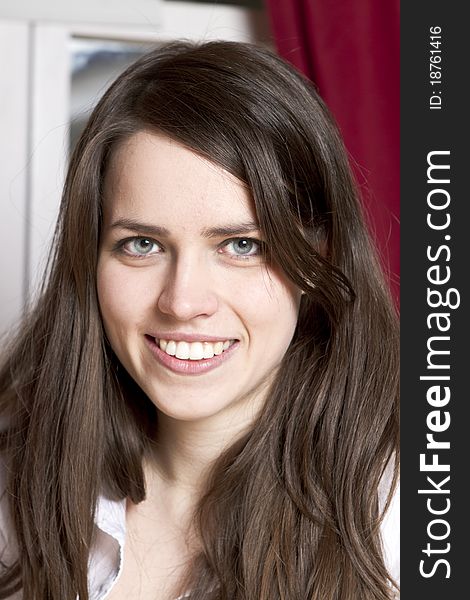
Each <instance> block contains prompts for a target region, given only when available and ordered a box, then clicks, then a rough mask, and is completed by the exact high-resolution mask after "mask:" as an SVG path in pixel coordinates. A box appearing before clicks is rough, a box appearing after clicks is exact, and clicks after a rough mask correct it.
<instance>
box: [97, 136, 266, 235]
mask: <svg viewBox="0 0 470 600" xmlns="http://www.w3.org/2000/svg"><path fill="white" fill-rule="evenodd" d="M104 215H105V221H107V220H109V219H112V220H115V219H119V218H135V219H144V220H146V221H148V220H149V221H155V222H159V223H162V222H164V225H165V226H167V227H171V226H173V227H178V228H179V229H182V228H183V229H194V228H196V227H200V226H202V227H204V226H206V225H207V224H208V223H211V224H214V222H218V223H219V222H220V224H223V223H224V222H234V221H237V220H238V221H243V222H247V221H255V222H256V212H255V210H254V205H253V202H252V199H251V196H250V193H249V191H248V189H247V187H246V186H245V185H244V184H243V183H242V182H240V181H239V180H238V179H236V178H235V177H234V176H233V175H231V174H230V173H228V172H227V171H226V170H225V169H223V168H222V167H220V166H219V165H216V164H215V163H212V162H211V161H209V160H207V159H206V158H203V157H201V156H200V155H198V154H196V153H195V152H193V151H191V150H189V149H188V148H186V147H184V146H183V145H181V144H180V143H179V142H177V141H175V140H173V139H171V138H169V137H167V136H165V135H162V134H157V133H153V132H152V133H150V132H147V131H141V132H138V133H136V134H134V135H133V136H131V137H130V138H129V139H128V140H126V141H125V142H124V143H122V144H121V146H119V147H118V149H117V150H116V152H115V153H114V155H113V157H112V159H111V161H110V165H109V167H108V170H107V173H106V178H105V194H104Z"/></svg>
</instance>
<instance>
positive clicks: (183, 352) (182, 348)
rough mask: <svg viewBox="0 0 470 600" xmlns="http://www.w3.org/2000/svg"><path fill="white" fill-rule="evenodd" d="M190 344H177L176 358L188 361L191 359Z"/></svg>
mask: <svg viewBox="0 0 470 600" xmlns="http://www.w3.org/2000/svg"><path fill="white" fill-rule="evenodd" d="M189 353H190V352H189V344H188V342H178V343H177V344H176V352H175V356H176V358H182V359H188V358H189Z"/></svg>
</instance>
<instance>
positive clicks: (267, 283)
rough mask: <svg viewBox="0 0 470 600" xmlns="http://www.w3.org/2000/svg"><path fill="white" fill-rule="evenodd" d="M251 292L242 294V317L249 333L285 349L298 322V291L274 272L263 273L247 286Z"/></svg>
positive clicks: (266, 342) (276, 347)
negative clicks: (252, 283)
mask: <svg viewBox="0 0 470 600" xmlns="http://www.w3.org/2000/svg"><path fill="white" fill-rule="evenodd" d="M247 289H250V294H249V295H245V296H242V298H243V314H244V321H245V324H246V326H247V329H248V331H249V332H250V333H251V334H255V333H259V334H262V337H259V338H258V339H259V341H260V342H262V343H263V346H266V347H267V348H272V349H273V350H274V349H276V351H277V352H284V351H285V349H287V346H288V345H289V343H290V341H291V339H292V336H293V334H294V330H295V327H296V325H297V318H298V314H299V307H300V291H299V290H297V288H295V286H294V285H293V284H290V283H289V282H288V281H287V280H286V278H285V277H284V276H282V275H280V274H277V273H276V272H269V274H265V275H264V277H263V279H262V280H261V281H259V282H258V283H257V284H255V285H253V286H250V288H247Z"/></svg>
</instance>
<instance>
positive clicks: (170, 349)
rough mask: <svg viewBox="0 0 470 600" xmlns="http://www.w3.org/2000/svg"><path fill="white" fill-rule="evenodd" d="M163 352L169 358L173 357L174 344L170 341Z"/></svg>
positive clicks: (174, 351) (174, 352)
mask: <svg viewBox="0 0 470 600" xmlns="http://www.w3.org/2000/svg"><path fill="white" fill-rule="evenodd" d="M165 352H166V353H167V354H169V355H170V356H174V355H175V354H176V342H174V341H173V340H170V341H169V342H168V344H167V346H166V348H165Z"/></svg>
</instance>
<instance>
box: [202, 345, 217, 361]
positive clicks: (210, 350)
mask: <svg viewBox="0 0 470 600" xmlns="http://www.w3.org/2000/svg"><path fill="white" fill-rule="evenodd" d="M202 347H203V352H204V355H203V358H212V357H213V356H214V347H213V346H212V344H209V343H208V342H204V344H203V345H202Z"/></svg>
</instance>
